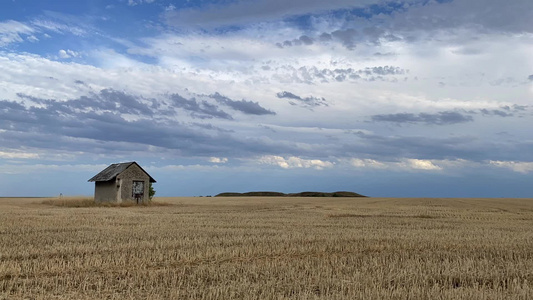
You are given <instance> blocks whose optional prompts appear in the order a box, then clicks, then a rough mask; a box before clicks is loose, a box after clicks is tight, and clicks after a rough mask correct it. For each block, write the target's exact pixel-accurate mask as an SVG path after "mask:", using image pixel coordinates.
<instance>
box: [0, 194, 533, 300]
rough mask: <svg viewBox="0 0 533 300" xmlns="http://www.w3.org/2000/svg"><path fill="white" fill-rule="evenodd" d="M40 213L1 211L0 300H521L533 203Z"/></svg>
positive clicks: (271, 204)
mask: <svg viewBox="0 0 533 300" xmlns="http://www.w3.org/2000/svg"><path fill="white" fill-rule="evenodd" d="M43 200H44V199H0V299H469V300H474V299H532V298H533V200H531V199H383V198H157V199H156V201H157V202H166V203H169V204H171V205H169V206H148V207H82V208H69V207H57V206H52V205H47V204H43ZM63 201H71V200H69V199H67V200H63Z"/></svg>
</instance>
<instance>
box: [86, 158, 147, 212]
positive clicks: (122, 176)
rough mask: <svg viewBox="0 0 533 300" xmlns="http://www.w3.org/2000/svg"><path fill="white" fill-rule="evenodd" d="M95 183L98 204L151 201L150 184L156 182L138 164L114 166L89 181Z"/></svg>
mask: <svg viewBox="0 0 533 300" xmlns="http://www.w3.org/2000/svg"><path fill="white" fill-rule="evenodd" d="M89 182H94V183H95V185H94V200H95V201H97V202H119V203H120V202H123V201H135V202H137V203H143V202H147V201H149V200H150V198H149V192H148V191H149V187H150V183H152V182H156V181H155V180H154V179H153V178H152V176H150V174H148V173H147V172H146V171H145V170H143V168H141V166H139V164H137V163H136V162H134V161H132V162H125V163H118V164H112V165H110V166H109V167H107V168H105V169H104V170H102V171H101V172H100V173H98V174H96V175H95V176H93V178H91V179H89Z"/></svg>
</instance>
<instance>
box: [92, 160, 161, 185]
mask: <svg viewBox="0 0 533 300" xmlns="http://www.w3.org/2000/svg"><path fill="white" fill-rule="evenodd" d="M133 164H136V165H137V166H138V167H139V168H140V169H141V170H142V171H143V172H144V173H146V175H148V177H150V182H156V181H155V179H153V178H152V176H150V174H148V173H147V172H146V171H145V170H144V169H143V168H141V166H139V164H138V163H136V162H134V161H130V162H125V163H118V164H112V165H110V166H109V167H107V168H105V169H104V170H102V171H101V172H100V173H98V174H96V175H94V176H93V178H91V179H89V181H110V180H114V179H115V178H116V177H117V176H118V175H119V174H120V173H122V172H124V171H125V170H126V169H127V168H129V167H130V166H131V165H133Z"/></svg>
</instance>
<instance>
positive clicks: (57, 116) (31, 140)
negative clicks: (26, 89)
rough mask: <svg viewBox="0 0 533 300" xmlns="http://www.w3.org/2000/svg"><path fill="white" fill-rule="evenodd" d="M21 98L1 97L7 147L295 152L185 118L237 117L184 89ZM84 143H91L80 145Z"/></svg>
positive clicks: (246, 106)
mask: <svg viewBox="0 0 533 300" xmlns="http://www.w3.org/2000/svg"><path fill="white" fill-rule="evenodd" d="M215 95H219V96H220V94H218V93H217V94H215ZM19 97H20V98H21V99H23V100H24V102H16V101H7V100H2V101H0V143H1V144H2V146H4V147H8V148H13V149H16V148H19V147H36V148H41V149H55V150H58V149H63V150H66V151H76V152H78V151H87V152H91V153H101V152H103V151H107V152H106V154H109V155H112V154H113V153H119V152H124V151H126V152H127V151H130V152H136V151H139V152H142V151H146V150H147V149H148V147H158V148H160V149H169V150H172V151H175V153H179V154H181V155H188V156H213V155H224V156H233V155H242V154H243V153H248V155H250V153H252V154H253V155H257V154H266V153H271V152H272V151H274V152H277V151H286V152H290V151H292V150H291V149H292V148H291V147H292V146H290V145H288V144H285V145H281V144H278V145H274V144H273V143H270V142H267V143H265V142H264V141H262V140H258V139H254V141H252V142H249V141H247V139H248V138H246V137H240V136H236V135H234V133H235V132H234V131H233V130H227V129H224V128H221V127H219V126H216V125H213V124H210V123H205V121H204V122H185V121H182V120H181V119H182V118H179V116H180V114H181V113H182V112H187V113H188V114H189V115H190V116H191V117H192V118H193V119H200V120H205V119H222V120H232V119H233V118H232V117H231V116H230V115H229V114H227V113H226V112H224V111H222V110H220V109H219V108H218V107H217V106H216V105H214V104H211V103H208V102H207V101H204V100H201V101H200V100H197V99H195V98H190V99H187V98H185V97H182V96H180V95H178V94H172V95H169V96H164V97H163V99H160V100H155V99H145V98H143V97H140V96H135V95H130V94H127V93H124V92H120V91H116V90H113V89H104V90H102V91H100V92H98V93H92V94H90V95H87V96H82V97H79V98H76V99H71V100H66V101H57V100H52V99H40V98H35V97H31V96H27V95H24V94H20V95H19ZM220 97H222V98H220V99H218V100H220V101H221V102H227V103H225V104H227V105H228V106H230V107H232V108H233V109H235V110H240V111H245V112H246V113H249V114H255V115H262V114H273V112H270V111H266V112H265V111H262V110H261V107H260V106H259V105H258V104H257V103H254V102H251V101H244V100H243V101H232V100H229V99H227V98H223V96H220ZM167 101H168V103H166V102H167ZM176 109H179V110H180V111H176ZM178 120H179V121H178ZM82 144H83V145H85V146H80V145H82ZM104 149H105V150H104Z"/></svg>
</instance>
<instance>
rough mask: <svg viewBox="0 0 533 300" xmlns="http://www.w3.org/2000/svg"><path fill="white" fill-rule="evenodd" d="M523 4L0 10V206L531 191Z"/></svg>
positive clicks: (345, 0)
mask: <svg viewBox="0 0 533 300" xmlns="http://www.w3.org/2000/svg"><path fill="white" fill-rule="evenodd" d="M532 14H533V2H531V1H529V0H516V1H512V2H508V1H501V0H453V1H449V0H447V1H431V0H429V1H428V0H405V1H399V0H394V1H379V0H361V1H354V0H330V1H319V0H305V1H304V0H293V1H281V0H247V1H245V0H241V1H238V0H235V1H232V0H220V1H193V0H190V1H171V0H98V1H83V0H79V1H51V0H49V1H46V0H43V1H30V0H5V1H2V2H1V3H0V196H54V195H58V194H59V193H63V194H64V195H91V194H92V192H93V189H94V186H93V184H92V183H88V182H87V179H89V178H91V177H92V176H93V175H94V174H96V173H98V172H99V171H100V170H102V169H103V168H105V167H106V166H107V165H109V164H111V163H117V162H125V161H137V162H138V163H139V164H140V165H141V166H143V168H144V169H145V170H147V171H148V172H149V173H150V174H151V175H152V176H153V177H154V178H155V179H156V180H157V181H158V183H157V184H156V185H155V189H156V191H157V195H158V196H199V195H204V196H205V195H214V194H217V193H220V192H228V191H236V192H246V191H252V190H271V191H281V192H300V191H308V190H315V191H337V190H350V191H355V192H358V193H362V194H366V195H370V196H391V197H462V196H463V197H531V196H532V195H533V192H532V191H533V190H532V189H531V183H532V182H533V131H532V130H531V127H532V125H533V121H532V120H533V119H532V117H533V54H532V53H533V19H532V18H531V15H532Z"/></svg>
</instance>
